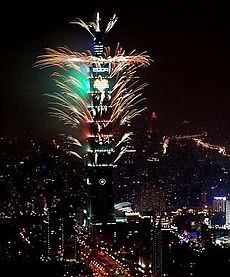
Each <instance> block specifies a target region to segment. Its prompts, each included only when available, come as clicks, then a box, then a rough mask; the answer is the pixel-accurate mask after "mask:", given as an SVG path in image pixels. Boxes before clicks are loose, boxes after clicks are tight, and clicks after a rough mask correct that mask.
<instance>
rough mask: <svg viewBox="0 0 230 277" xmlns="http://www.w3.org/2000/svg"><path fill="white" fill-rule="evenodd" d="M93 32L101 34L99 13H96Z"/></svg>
mask: <svg viewBox="0 0 230 277" xmlns="http://www.w3.org/2000/svg"><path fill="white" fill-rule="evenodd" d="M95 31H96V32H97V33H99V32H101V29H100V13H99V12H97V17H96V28H95Z"/></svg>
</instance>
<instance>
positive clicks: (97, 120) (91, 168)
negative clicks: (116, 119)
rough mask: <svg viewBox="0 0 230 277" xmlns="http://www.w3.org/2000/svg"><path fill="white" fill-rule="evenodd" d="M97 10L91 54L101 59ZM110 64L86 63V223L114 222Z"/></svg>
mask: <svg viewBox="0 0 230 277" xmlns="http://www.w3.org/2000/svg"><path fill="white" fill-rule="evenodd" d="M99 21H100V18H99V13H97V19H96V26H95V37H94V56H95V57H96V58H97V60H98V61H100V59H101V60H102V59H103V53H104V41H103V40H104V38H103V35H104V34H103V33H102V32H101V29H100V24H99ZM110 75H111V66H110V64H109V62H107V61H106V60H105V61H103V62H95V63H93V64H92V65H91V66H90V77H89V80H90V91H89V98H90V99H89V102H90V106H89V110H90V113H91V116H92V120H90V121H89V122H88V124H89V130H90V133H89V135H88V144H89V149H88V153H87V154H86V167H87V172H88V178H87V185H88V188H89V221H90V224H108V223H113V222H115V214H114V200H113V187H112V170H113V166H114V164H113V152H114V138H113V133H112V121H111V115H112V105H111V98H112V95H111V94H112V91H111V82H112V80H111V77H110Z"/></svg>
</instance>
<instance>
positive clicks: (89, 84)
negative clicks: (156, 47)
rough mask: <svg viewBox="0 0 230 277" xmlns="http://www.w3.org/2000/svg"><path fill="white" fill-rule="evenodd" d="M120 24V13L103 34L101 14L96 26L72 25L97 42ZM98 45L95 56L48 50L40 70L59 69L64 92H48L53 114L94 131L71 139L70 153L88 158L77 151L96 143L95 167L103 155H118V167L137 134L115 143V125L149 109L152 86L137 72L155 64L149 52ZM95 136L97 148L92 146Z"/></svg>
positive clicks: (93, 150) (115, 157) (39, 63)
mask: <svg viewBox="0 0 230 277" xmlns="http://www.w3.org/2000/svg"><path fill="white" fill-rule="evenodd" d="M116 21H117V17H116V15H114V16H113V17H112V18H111V19H110V21H109V22H108V24H107V26H106V27H105V30H103V31H101V29H100V23H99V22H100V16H99V13H97V17H96V21H95V22H89V23H85V22H84V21H82V20H81V19H79V18H76V19H75V20H73V21H71V22H70V23H71V24H77V25H80V26H81V27H83V28H85V29H86V30H87V31H88V32H89V33H90V35H91V36H92V37H93V39H94V41H97V39H98V34H101V33H103V34H104V33H108V32H109V31H110V30H111V29H112V27H113V26H114V24H115V23H116ZM95 44H96V47H94V50H95V51H94V52H95V53H94V54H92V52H91V51H90V50H87V51H85V52H75V51H72V50H70V49H69V48H67V47H59V48H57V49H50V48H47V49H45V54H44V55H41V56H39V57H38V60H37V62H36V63H35V66H36V67H38V68H42V69H43V68H47V67H55V68H57V69H58V70H57V71H55V72H54V73H53V74H52V76H53V77H54V80H55V83H56V86H57V87H58V91H57V92H54V93H49V94H47V95H48V96H49V97H51V99H52V101H51V102H50V111H49V112H50V114H51V115H52V116H55V117H57V118H58V119H59V120H61V121H63V122H64V124H65V125H68V126H70V127H72V128H79V126H84V128H85V129H86V130H88V134H87V136H86V137H85V138H83V139H82V138H78V137H76V138H75V137H72V136H69V137H68V138H67V141H68V142H69V144H72V145H73V146H74V147H75V149H74V151H72V150H69V151H68V153H70V154H74V155H75V156H77V157H79V158H80V157H82V156H81V155H80V154H79V152H77V150H76V149H77V148H78V147H82V146H84V145H86V144H87V143H88V144H89V145H90V148H88V153H89V154H87V155H88V156H89V155H91V156H92V158H91V162H88V165H89V166H90V165H94V166H96V165H99V164H100V163H99V157H98V153H99V152H100V153H101V152H106V153H107V154H108V155H109V156H111V155H112V156H113V159H112V160H111V159H110V160H111V163H116V162H117V161H118V160H119V158H120V157H121V156H122V155H123V154H124V153H125V152H126V151H127V149H126V146H125V143H126V142H127V141H129V140H130V138H131V135H132V134H133V133H132V132H127V133H123V134H122V132H120V138H117V139H116V140H115V138H114V136H113V133H111V131H109V130H111V126H113V130H114V129H116V128H118V127H119V126H122V125H127V124H130V123H131V121H132V120H133V119H134V118H135V117H136V116H138V115H140V114H141V113H142V112H143V111H144V110H145V109H146V107H143V106H142V107H141V108H139V106H140V104H141V103H142V102H143V101H144V100H145V98H143V96H142V92H141V91H142V90H143V89H144V88H145V86H146V85H147V84H146V83H144V84H140V83H139V78H138V76H137V75H136V71H137V69H138V68H140V67H145V66H149V64H150V62H151V59H150V57H149V55H147V53H146V52H142V53H140V54H138V53H136V51H135V50H134V51H132V52H131V53H129V54H128V55H126V53H125V50H124V49H123V48H122V47H121V46H120V45H119V44H117V47H116V50H115V52H114V55H112V53H111V50H110V48H109V47H104V46H103V49H102V46H101V42H100V41H99V44H98V45H97V43H95ZM94 46H95V45H94ZM97 51H99V52H97ZM59 71H62V72H63V73H60V72H59ZM66 76H67V77H66ZM92 129H93V130H92ZM92 138H93V139H94V142H95V141H96V143H97V145H98V146H97V147H93V148H92V144H93V143H92ZM100 146H103V147H100ZM84 149H87V147H85V148H84Z"/></svg>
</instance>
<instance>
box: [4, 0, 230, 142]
mask: <svg viewBox="0 0 230 277" xmlns="http://www.w3.org/2000/svg"><path fill="white" fill-rule="evenodd" d="M25 2H26V1H25ZM25 2H20V4H18V5H15V4H14V3H11V2H10V3H7V4H6V5H5V7H1V11H2V15H1V94H0V95H1V111H0V115H1V128H0V134H1V135H9V136H11V135H21V134H23V133H24V132H31V133H36V134H38V135H39V134H40V135H44V134H49V133H52V132H55V131H57V130H58V129H60V128H62V127H61V126H62V124H60V123H58V120H57V119H53V118H49V117H48V115H47V102H48V99H47V98H46V97H44V96H43V94H44V93H46V92H50V91H52V90H54V89H55V87H54V84H53V82H52V78H51V77H50V73H51V71H50V70H38V69H36V68H33V63H34V62H35V61H36V57H37V56H38V55H41V54H43V53H44V51H43V49H44V48H45V47H51V48H56V47H59V46H64V45H66V46H68V47H69V48H71V49H72V50H75V51H78V50H85V49H91V48H92V38H91V37H90V35H89V34H88V33H87V31H86V30H84V29H82V28H81V27H80V26H76V25H70V24H69V20H71V19H73V18H74V17H79V18H81V19H83V20H84V21H91V20H92V19H93V18H94V16H95V13H96V12H97V11H100V12H101V15H102V17H104V18H105V19H106V20H107V19H108V18H110V17H111V16H112V15H113V13H114V12H116V13H117V15H118V21H117V23H116V24H115V26H114V28H113V29H112V30H111V31H110V33H109V34H108V37H107V42H108V45H110V46H111V48H113V47H115V45H116V43H117V42H120V43H121V45H122V46H123V47H124V48H125V49H126V50H127V53H129V52H130V51H132V50H133V49H136V50H137V52H142V51H147V52H148V54H149V55H150V56H151V58H152V59H153V60H154V62H153V63H151V66H150V67H149V68H146V69H140V70H139V71H138V75H139V76H140V79H141V81H143V82H148V83H149V86H148V87H147V88H145V90H144V91H143V94H144V96H145V97H146V98H147V102H146V104H147V107H148V113H149V114H151V112H152V111H154V112H156V113H157V114H158V118H159V122H160V126H161V128H162V129H163V130H164V131H165V132H166V133H167V132H169V133H176V132H177V131H181V128H183V130H186V131H188V133H189V132H193V131H197V132H199V131H200V130H203V129H205V130H208V131H209V132H210V135H213V133H214V132H218V133H219V134H221V136H222V137H223V143H224V142H225V140H229V138H230V135H229V133H230V120H229V119H230V116H229V100H230V96H229V93H230V76H229V72H230V71H229V66H230V65H229V60H230V59H229V51H230V35H229V27H230V24H229V23H230V22H229V18H230V17H229V9H227V7H226V6H222V5H221V4H220V3H219V2H217V1H216V4H212V3H211V2H210V1H171V2H170V3H171V4H169V3H168V2H166V1H147V0H142V1H139V2H138V5H137V4H135V1H109V0H107V1H81V2H80V1H76V0H75V1H70V0H66V1H62V3H61V1H35V2H34V1H31V2H30V3H29V4H27V3H25ZM91 2H92V3H91ZM124 2H125V3H126V5H127V6H128V7H123V6H122V4H123V3H124ZM158 2H161V4H159V3H158ZM200 2H202V3H200ZM156 3H157V4H156ZM217 128H218V130H217Z"/></svg>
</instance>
